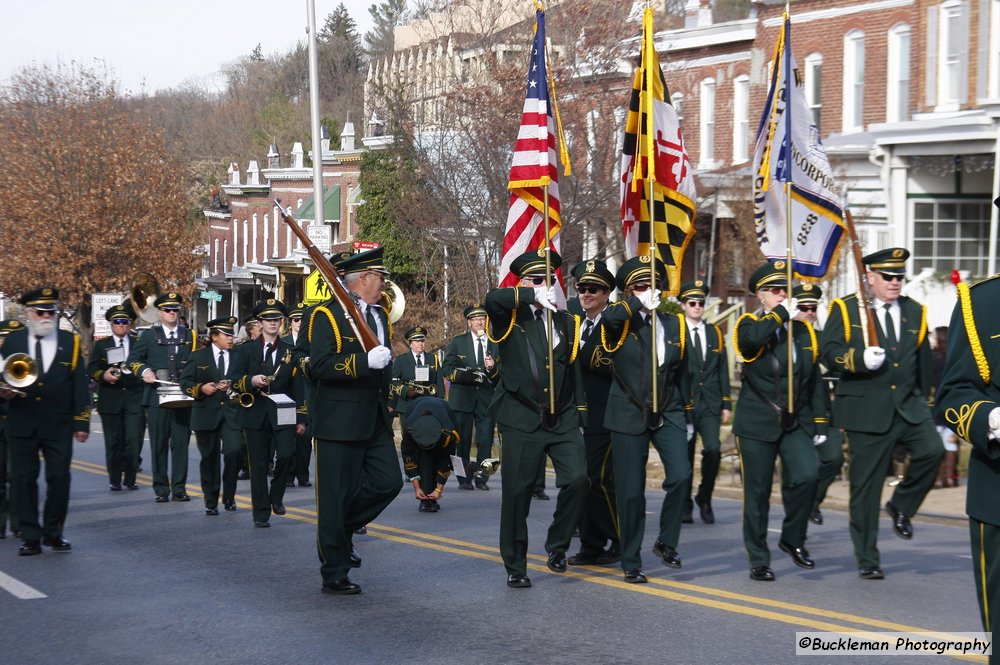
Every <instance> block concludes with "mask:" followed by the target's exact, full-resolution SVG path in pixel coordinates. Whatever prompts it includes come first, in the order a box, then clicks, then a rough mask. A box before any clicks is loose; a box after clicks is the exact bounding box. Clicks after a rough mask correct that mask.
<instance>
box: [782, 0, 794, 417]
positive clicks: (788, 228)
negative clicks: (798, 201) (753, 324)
mask: <svg viewBox="0 0 1000 665" xmlns="http://www.w3.org/2000/svg"><path fill="white" fill-rule="evenodd" d="M789 4H790V3H789V2H788V0H786V2H785V26H784V32H785V36H784V40H783V41H784V44H783V47H784V51H785V52H784V53H783V56H784V57H783V58H782V64H781V65H780V66H781V67H784V68H785V77H784V78H785V90H784V92H785V111H784V113H785V176H786V179H785V249H786V259H787V260H786V261H785V271H786V272H785V276H786V284H787V286H786V287H785V303H786V304H787V305H788V306H791V301H792V176H791V173H792V171H791V165H792V108H791V100H792V94H791V90H789V87H790V86H792V85H795V81H794V80H793V79H792V76H793V72H792V71H791V64H792V48H791V37H792V35H791V32H792V30H791V27H792V25H791V24H792V21H791V15H790V13H789ZM794 330H795V324H794V322H793V320H792V317H791V312H789V318H788V335H787V339H788V372H787V379H788V404H787V405H786V407H785V408H786V411H787V413H788V418H789V420H791V417H792V414H794V413H795V334H794Z"/></svg>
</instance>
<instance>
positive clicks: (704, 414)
mask: <svg viewBox="0 0 1000 665" xmlns="http://www.w3.org/2000/svg"><path fill="white" fill-rule="evenodd" d="M707 297H708V286H707V285H706V284H705V282H703V281H702V280H700V279H699V280H695V281H693V282H688V283H687V284H682V285H681V289H680V293H679V294H678V296H677V300H678V301H680V303H681V308H682V309H683V310H684V323H685V327H686V328H687V331H688V338H687V346H688V349H690V354H689V355H688V363H687V368H688V381H689V385H690V386H691V402H693V403H694V409H693V410H692V411H689V412H688V417H689V419H690V424H691V425H693V426H694V429H693V431H689V434H688V437H689V438H688V462H689V463H690V465H691V469H692V471H691V479H689V480H688V483H687V487H686V491H685V497H684V498H685V503H684V515H683V520H682V521H683V522H684V523H685V524H689V523H691V522H692V521H693V520H692V519H691V511H692V509H693V508H694V505H693V504H694V503H697V504H698V511H699V513H700V515H701V521H702V522H704V523H705V524H715V511H713V510H712V492H714V491H715V479H716V477H718V475H719V463H720V461H721V460H722V452H721V450H722V442H721V440H720V437H719V433H720V432H721V430H722V425H723V424H724V423H728V422H729V417H730V415H732V409H733V402H732V399H731V398H730V396H729V358H728V354H727V353H726V341H725V339H724V338H723V336H722V331H721V330H720V329H719V326H716V325H712V324H709V323H707V322H705V320H704V313H705V298H707ZM699 437H700V438H701V484H700V485H698V493H697V494H696V495H695V497H694V502H692V501H691V488H692V485H693V479H694V451H695V445H696V444H697V441H698V438H699Z"/></svg>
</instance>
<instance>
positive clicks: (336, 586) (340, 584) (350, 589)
mask: <svg viewBox="0 0 1000 665" xmlns="http://www.w3.org/2000/svg"><path fill="white" fill-rule="evenodd" d="M323 593H332V594H334V595H336V596H351V595H354V594H356V593H361V585H360V584H357V583H355V582H352V581H351V578H349V577H345V578H344V579H342V580H337V581H336V582H328V583H327V584H324V585H323Z"/></svg>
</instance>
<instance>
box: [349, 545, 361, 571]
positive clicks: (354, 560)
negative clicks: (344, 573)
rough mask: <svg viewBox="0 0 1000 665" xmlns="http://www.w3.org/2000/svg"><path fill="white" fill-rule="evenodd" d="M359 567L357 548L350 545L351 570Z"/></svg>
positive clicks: (359, 558) (359, 556)
mask: <svg viewBox="0 0 1000 665" xmlns="http://www.w3.org/2000/svg"><path fill="white" fill-rule="evenodd" d="M360 567H361V554H360V553H359V552H358V550H357V548H356V547H354V546H353V545H351V568H360Z"/></svg>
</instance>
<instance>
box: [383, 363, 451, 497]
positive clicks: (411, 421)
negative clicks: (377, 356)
mask: <svg viewBox="0 0 1000 665" xmlns="http://www.w3.org/2000/svg"><path fill="white" fill-rule="evenodd" d="M393 364H395V361H393ZM400 428H401V429H400V431H401V432H402V434H403V440H402V442H401V443H400V444H399V452H400V454H401V455H402V457H403V475H405V476H406V480H408V481H409V482H410V483H412V484H413V492H414V495H415V496H416V499H417V501H419V502H420V507H419V508H418V510H419V511H420V512H422V513H436V512H438V511H439V510H441V505H440V504H439V503H438V499H440V498H441V495H442V494H444V486H445V483H447V482H448V476H450V475H451V455H452V454H453V453H454V452H455V444H456V443H457V442H458V431H457V430H456V429H455V414H454V413H453V412H452V410H451V407H449V406H448V403H447V402H445V401H444V400H443V399H441V398H440V397H430V396H426V397H418V398H416V399H415V400H413V401H412V403H411V404H410V408H409V409H408V410H407V412H406V418H404V419H402V422H401V423H400Z"/></svg>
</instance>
